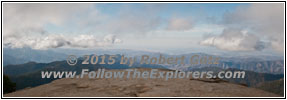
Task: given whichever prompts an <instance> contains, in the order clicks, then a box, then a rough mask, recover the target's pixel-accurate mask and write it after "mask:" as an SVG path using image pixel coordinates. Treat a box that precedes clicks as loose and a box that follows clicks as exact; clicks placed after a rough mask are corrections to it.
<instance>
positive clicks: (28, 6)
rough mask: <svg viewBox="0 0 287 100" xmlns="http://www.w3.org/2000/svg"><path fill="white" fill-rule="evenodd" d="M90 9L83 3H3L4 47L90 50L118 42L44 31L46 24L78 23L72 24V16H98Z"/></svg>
mask: <svg viewBox="0 0 287 100" xmlns="http://www.w3.org/2000/svg"><path fill="white" fill-rule="evenodd" d="M93 6H94V5H93V4H85V3H79V4H75V3H45V4H44V3H39V4H36V3H21V4H20V3H19V4H18V3H5V4H4V12H3V13H4V14H3V15H4V17H3V18H4V29H3V31H4V34H3V36H4V38H3V40H4V41H3V42H4V46H5V47H11V48H23V47H30V48H32V49H39V50H43V49H49V48H59V47H72V48H94V47H99V46H100V47H103V46H111V45H113V44H115V43H120V42H122V40H120V39H118V38H116V36H115V35H106V36H105V37H102V38H96V36H95V35H70V36H68V35H67V34H51V33H49V32H47V30H45V25H47V24H53V25H56V26H64V25H65V24H67V23H77V22H81V20H75V19H77V18H76V16H78V15H80V14H83V13H86V11H87V10H91V9H93V11H92V12H90V13H88V15H90V16H94V17H95V16H98V13H97V10H96V9H94V8H93Z"/></svg>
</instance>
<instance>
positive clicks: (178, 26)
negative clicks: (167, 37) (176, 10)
mask: <svg viewBox="0 0 287 100" xmlns="http://www.w3.org/2000/svg"><path fill="white" fill-rule="evenodd" d="M192 26H193V25H192V21H191V20H190V19H185V18H172V19H170V20H169V22H168V26H167V29H168V30H175V31H184V30H189V29H191V28H192Z"/></svg>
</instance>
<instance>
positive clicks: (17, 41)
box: [4, 34, 122, 50]
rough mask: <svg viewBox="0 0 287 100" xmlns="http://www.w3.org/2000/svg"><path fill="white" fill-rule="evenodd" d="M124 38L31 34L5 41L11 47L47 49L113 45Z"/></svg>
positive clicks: (5, 44)
mask: <svg viewBox="0 0 287 100" xmlns="http://www.w3.org/2000/svg"><path fill="white" fill-rule="evenodd" d="M121 42H122V40H120V39H118V38H116V37H115V35H111V34H110V35H107V36H105V37H104V38H103V39H101V38H97V37H95V36H94V35H77V36H65V35H55V34H53V35H52V34H51V35H47V36H41V37H36V36H29V37H22V38H14V37H11V38H8V39H7V40H6V41H4V46H6V47H11V48H23V47H30V48H32V49H38V50H45V49H49V48H59V47H71V48H94V47H103V46H111V45H112V44H114V43H121Z"/></svg>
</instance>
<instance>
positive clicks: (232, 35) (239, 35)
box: [200, 29, 267, 51]
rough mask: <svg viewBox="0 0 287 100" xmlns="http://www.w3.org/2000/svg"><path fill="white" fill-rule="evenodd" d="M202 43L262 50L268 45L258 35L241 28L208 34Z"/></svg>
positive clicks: (222, 47) (236, 49) (232, 49)
mask: <svg viewBox="0 0 287 100" xmlns="http://www.w3.org/2000/svg"><path fill="white" fill-rule="evenodd" d="M200 44H201V45H206V46H215V47H217V48H219V49H223V50H229V51H254V50H262V49H264V48H265V47H266V46H267V43H264V42H262V41H260V40H259V38H258V37H257V36H255V35H253V34H251V33H248V32H247V31H243V30H240V29H225V30H223V32H222V34H221V35H219V36H208V37H207V38H206V39H205V40H203V41H201V42H200Z"/></svg>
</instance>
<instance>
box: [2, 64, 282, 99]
mask: <svg viewBox="0 0 287 100" xmlns="http://www.w3.org/2000/svg"><path fill="white" fill-rule="evenodd" d="M141 70H148V69H141ZM4 97H279V95H277V94H273V93H269V92H266V91H263V90H259V89H255V88H250V87H246V86H244V85H239V84H232V83H228V82H226V81H222V80H219V79H170V80H168V81H166V80H164V79H126V78H123V79H88V78H83V79H58V80H55V81H53V82H51V83H49V84H44V85H41V86H38V87H34V88H26V89H23V90H19V91H16V92H13V93H9V94H5V95H4Z"/></svg>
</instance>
